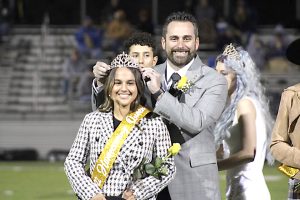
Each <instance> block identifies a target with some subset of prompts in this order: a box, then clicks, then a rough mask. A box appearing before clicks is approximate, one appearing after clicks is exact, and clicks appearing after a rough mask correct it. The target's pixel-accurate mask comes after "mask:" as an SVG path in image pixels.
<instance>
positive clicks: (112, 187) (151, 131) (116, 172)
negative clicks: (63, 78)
mask: <svg viewBox="0 0 300 200" xmlns="http://www.w3.org/2000/svg"><path fill="white" fill-rule="evenodd" d="M113 131H114V130H113V116H112V112H108V113H104V112H99V111H95V112H92V113H90V114H87V115H86V116H85V118H84V120H83V122H82V124H81V125H80V128H79V131H78V134H77V136H76V138H75V141H74V143H73V145H72V147H71V149H70V152H69V155H68V156H67V158H66V161H65V172H66V174H67V177H68V179H69V181H70V183H71V186H72V188H73V190H74V191H75V193H76V194H77V195H78V196H79V197H80V198H81V199H91V198H92V197H93V196H95V195H96V194H98V193H102V194H104V195H106V196H119V195H121V194H122V193H123V192H124V191H125V189H126V187H127V186H128V185H129V183H130V182H131V180H132V173H133V170H134V169H135V168H136V167H137V166H138V165H139V164H140V163H141V161H142V159H143V158H146V160H147V162H150V161H151V160H152V158H154V157H156V156H159V157H164V156H166V155H167V150H168V148H169V147H170V146H171V141H170V136H169V133H168V130H167V128H166V126H165V124H164V123H163V121H162V119H161V118H160V117H145V118H143V119H142V120H141V121H140V122H139V124H138V125H137V126H135V127H134V128H133V130H132V132H131V133H130V134H129V136H128V137H127V139H126V140H125V143H124V145H123V146H122V148H121V150H120V152H119V155H118V156H117V159H116V161H115V163H114V165H113V167H112V169H111V171H110V174H109V176H108V178H107V180H106V182H105V184H104V186H103V188H102V189H100V188H99V187H98V186H97V185H96V184H95V183H94V182H93V181H92V179H91V178H90V177H89V176H87V175H86V173H85V166H86V164H87V160H88V157H90V172H91V173H92V171H93V169H94V166H95V163H96V161H97V159H98V157H99V155H100V153H101V152H102V150H103V148H104V146H105V144H106V142H107V140H108V139H109V137H110V136H111V135H112V133H113ZM166 166H167V168H168V175H167V176H162V180H158V179H156V178H154V177H152V176H149V177H146V178H144V179H141V180H138V181H136V182H133V184H132V186H131V188H132V190H133V191H134V195H135V197H136V199H138V200H139V199H151V200H152V199H155V195H156V194H157V193H158V192H159V191H160V190H162V189H163V188H164V187H165V186H167V184H168V183H169V182H170V181H171V179H172V178H173V177H174V175H175V164H174V159H173V158H169V159H167V162H166Z"/></svg>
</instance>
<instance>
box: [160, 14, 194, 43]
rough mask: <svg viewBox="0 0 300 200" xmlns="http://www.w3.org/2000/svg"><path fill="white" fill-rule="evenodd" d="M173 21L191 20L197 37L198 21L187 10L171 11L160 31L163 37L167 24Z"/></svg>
mask: <svg viewBox="0 0 300 200" xmlns="http://www.w3.org/2000/svg"><path fill="white" fill-rule="evenodd" d="M173 21H179V22H191V23H192V24H193V26H194V32H195V36H196V37H198V23H197V20H196V18H195V17H194V16H193V15H191V14H189V13H187V12H173V13H171V14H170V15H169V16H168V17H167V19H166V21H165V23H164V26H163V32H162V36H163V37H164V38H165V37H166V34H167V28H168V25H169V24H170V23H171V22H173Z"/></svg>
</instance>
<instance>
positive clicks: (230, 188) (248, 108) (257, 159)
mask: <svg viewBox="0 0 300 200" xmlns="http://www.w3.org/2000/svg"><path fill="white" fill-rule="evenodd" d="M216 61H217V66H216V70H217V71H218V72H219V73H220V74H222V75H223V76H224V77H225V78H226V79H227V82H228V99H227V107H226V108H225V110H224V112H223V113H222V115H221V117H220V119H219V121H218V122H217V125H216V128H215V136H216V142H217V144H222V142H224V141H225V144H224V145H223V146H224V147H228V148H229V149H228V150H229V157H227V158H225V159H221V160H218V168H219V170H227V173H226V199H228V200H247V199H251V200H254V199H264V200H270V198H271V197H270V193H269V190H268V187H267V184H266V182H265V179H264V175H263V167H264V163H265V158H266V157H267V159H268V161H269V163H270V164H272V162H273V159H272V156H271V155H270V153H269V151H268V150H269V148H268V145H269V144H270V138H271V129H272V125H273V123H272V122H273V119H272V117H271V114H270V111H269V106H268V101H267V99H266V96H265V95H264V91H263V87H262V85H261V83H260V80H259V77H260V75H259V72H258V71H257V69H256V66H255V64H254V62H253V61H252V59H251V57H250V56H249V54H248V52H246V51H245V50H243V49H242V48H241V47H235V46H233V45H232V44H230V45H227V46H226V47H225V50H224V52H223V53H222V54H221V55H219V56H218V57H217V59H216ZM225 152H226V151H225Z"/></svg>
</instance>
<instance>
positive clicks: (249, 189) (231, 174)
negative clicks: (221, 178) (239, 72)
mask: <svg viewBox="0 0 300 200" xmlns="http://www.w3.org/2000/svg"><path fill="white" fill-rule="evenodd" d="M244 98H247V99H249V100H251V101H252V103H253V104H254V105H255V110H256V154H255V159H254V161H253V162H250V163H247V164H244V165H240V166H237V167H234V168H232V169H229V170H227V175H226V179H227V188H226V197H227V199H228V200H257V199H260V200H270V199H271V197H270V193H269V190H268V187H267V185H266V182H265V179H264V175H263V172H262V170H263V166H264V162H265V152H266V148H267V132H266V126H265V119H264V117H263V114H262V112H261V109H260V105H259V104H258V102H257V101H256V100H255V99H253V98H251V97H244ZM230 133H231V136H230V138H227V139H226V140H225V142H226V144H227V145H228V148H229V151H230V154H234V153H236V152H237V151H239V150H240V149H241V148H242V146H241V145H242V138H241V134H240V125H239V124H238V119H237V113H235V116H234V120H233V123H232V127H231V129H230Z"/></svg>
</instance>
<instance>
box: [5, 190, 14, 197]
mask: <svg viewBox="0 0 300 200" xmlns="http://www.w3.org/2000/svg"><path fill="white" fill-rule="evenodd" d="M3 194H4V195H5V196H12V195H14V191H12V190H4V191H3Z"/></svg>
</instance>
